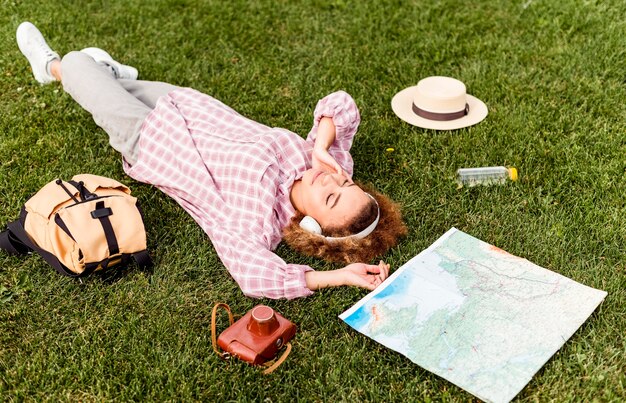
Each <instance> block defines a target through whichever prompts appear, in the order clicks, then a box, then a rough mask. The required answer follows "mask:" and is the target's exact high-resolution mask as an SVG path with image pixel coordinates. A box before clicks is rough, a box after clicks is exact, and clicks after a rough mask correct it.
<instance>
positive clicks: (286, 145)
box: [124, 88, 360, 299]
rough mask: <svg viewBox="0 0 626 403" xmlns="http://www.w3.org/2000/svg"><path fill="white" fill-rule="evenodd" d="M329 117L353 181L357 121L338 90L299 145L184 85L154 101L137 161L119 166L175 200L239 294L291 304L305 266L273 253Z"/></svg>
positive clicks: (302, 287) (302, 290)
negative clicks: (198, 228)
mask: <svg viewBox="0 0 626 403" xmlns="http://www.w3.org/2000/svg"><path fill="white" fill-rule="evenodd" d="M324 116H328V117H331V118H333V121H334V123H335V126H336V129H337V134H336V141H335V143H334V144H333V145H332V146H331V148H330V150H329V152H330V154H331V155H332V156H333V157H334V158H335V159H336V160H337V162H338V163H339V164H340V165H341V166H342V167H343V168H344V170H345V171H346V172H347V173H348V174H349V175H352V164H353V163H352V157H351V156H350V153H349V150H350V147H351V145H352V138H353V137H354V135H355V133H356V131H357V128H358V125H359V122H360V116H359V111H358V109H357V107H356V104H355V103H354V100H353V99H352V98H351V97H350V95H348V94H347V93H345V92H343V91H338V92H335V93H332V94H330V95H328V96H326V97H325V98H323V99H322V100H320V101H319V102H318V104H317V107H316V108H315V113H314V125H313V128H312V129H311V132H310V133H309V135H308V137H307V139H306V140H304V139H303V138H302V137H300V136H298V135H297V134H295V133H292V132H290V131H288V130H285V129H280V128H271V127H267V126H264V125H262V124H260V123H257V122H255V121H253V120H250V119H248V118H246V117H244V116H242V115H240V114H239V113H238V112H236V111H235V110H233V109H232V108H230V107H228V106H226V105H224V104H223V103H222V102H220V101H218V100H216V99H215V98H212V97H210V96H208V95H205V94H202V93H200V92H198V91H195V90H193V89H190V88H181V89H177V90H175V91H172V92H171V93H169V94H168V95H166V96H163V97H161V98H160V99H159V101H158V102H157V105H156V107H155V109H154V110H153V111H152V112H151V113H150V114H149V115H148V117H147V118H146V120H145V121H144V123H143V126H142V128H141V136H140V140H139V157H138V161H137V162H136V163H135V164H134V165H132V166H130V165H129V164H128V163H126V162H125V163H124V169H125V171H126V173H128V175H130V176H131V177H133V178H134V179H136V180H138V181H141V182H145V183H149V184H152V185H154V186H156V187H158V188H159V189H161V190H162V191H163V192H165V193H166V194H167V195H169V196H171V197H172V198H173V199H174V200H176V201H177V202H178V203H179V204H180V205H181V206H182V207H183V208H184V209H185V210H186V211H187V212H188V213H189V214H191V216H192V217H193V219H194V220H195V221H196V222H197V223H198V224H199V225H200V226H201V227H202V229H203V230H204V231H205V232H206V233H207V234H208V236H209V238H210V239H211V241H212V242H213V246H214V247H215V250H216V251H217V254H218V255H219V257H220V259H221V260H222V262H223V263H224V265H225V266H226V268H227V269H228V271H229V272H230V274H231V275H232V276H233V278H234V279H235V281H236V282H237V283H238V284H239V287H241V289H242V291H243V292H244V294H245V295H248V296H251V297H268V298H289V299H291V298H296V297H302V296H307V295H310V294H312V291H311V290H309V289H308V288H307V286H306V281H305V276H304V273H305V272H307V271H309V270H313V269H311V268H310V267H309V266H305V265H298V264H290V263H286V262H285V261H284V260H283V259H281V258H280V257H278V256H277V255H276V254H274V253H273V252H272V250H274V249H275V248H276V247H277V246H278V244H279V243H280V241H281V239H282V229H283V228H284V227H285V226H286V225H287V224H288V223H289V220H290V219H291V217H293V215H294V213H295V210H294V208H293V206H292V205H291V202H290V200H289V192H290V190H291V187H292V185H293V183H294V181H296V180H298V179H300V178H301V177H302V175H303V173H304V172H305V171H306V170H307V169H309V168H311V151H312V148H313V144H314V141H315V135H316V133H317V126H318V123H319V121H320V119H321V118H322V117H324Z"/></svg>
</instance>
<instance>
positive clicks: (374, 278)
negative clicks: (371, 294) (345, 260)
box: [338, 260, 389, 290]
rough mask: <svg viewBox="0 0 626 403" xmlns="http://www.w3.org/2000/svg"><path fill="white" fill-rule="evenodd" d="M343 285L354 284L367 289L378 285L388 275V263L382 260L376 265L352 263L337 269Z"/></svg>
mask: <svg viewBox="0 0 626 403" xmlns="http://www.w3.org/2000/svg"><path fill="white" fill-rule="evenodd" d="M338 271H339V272H340V273H341V276H342V277H343V284H344V285H354V286H357V287H361V288H366V289H368V290H373V289H375V288H376V287H378V286H379V285H380V284H381V283H382V282H383V281H385V279H386V278H387V277H389V265H388V264H385V262H383V261H382V260H381V261H380V263H378V265H373V264H365V263H352V264H349V265H347V266H346V267H344V268H343V269H339V270H338Z"/></svg>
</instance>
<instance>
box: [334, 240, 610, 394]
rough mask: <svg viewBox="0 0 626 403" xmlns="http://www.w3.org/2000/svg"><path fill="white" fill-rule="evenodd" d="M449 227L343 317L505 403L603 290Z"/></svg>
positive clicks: (592, 306) (599, 299)
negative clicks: (448, 229) (585, 284)
mask: <svg viewBox="0 0 626 403" xmlns="http://www.w3.org/2000/svg"><path fill="white" fill-rule="evenodd" d="M605 296H606V292H604V291H599V290H595V289H593V288H590V287H587V286H584V285H582V284H579V283H577V282H575V281H573V280H570V279H568V278H566V277H564V276H561V275H559V274H557V273H554V272H551V271H549V270H546V269H544V268H542V267H539V266H537V265H535V264H533V263H531V262H529V261H528V260H526V259H523V258H520V257H517V256H514V255H511V254H509V253H507V252H505V251H503V250H501V249H499V248H497V247H495V246H493V245H489V244H487V243H485V242H482V241H480V240H478V239H476V238H474V237H472V236H470V235H467V234H465V233H464V232H461V231H459V230H457V229H455V228H452V229H451V230H450V231H448V232H447V233H446V234H444V235H443V236H442V237H441V238H440V239H439V240H437V241H436V242H435V243H434V244H433V245H431V246H430V247H429V248H428V249H426V250H425V251H423V252H422V253H420V254H419V255H417V256H416V257H414V258H413V259H411V260H410V261H409V262H407V263H406V264H405V265H403V266H402V267H401V268H400V269H398V270H397V271H396V272H395V273H394V274H393V275H392V276H391V277H390V278H389V279H388V280H387V281H386V282H385V283H383V285H382V286H381V287H379V288H378V289H376V290H375V291H373V292H372V293H370V294H368V295H367V296H366V297H365V298H364V299H363V300H361V301H359V302H358V303H357V304H356V305H355V306H353V307H352V308H351V309H349V310H348V311H346V312H344V313H343V314H342V315H341V316H340V318H341V319H343V320H344V321H345V322H346V323H347V324H349V325H350V326H351V327H353V328H354V329H356V330H358V331H359V332H361V333H363V334H365V335H366V336H368V337H371V338H372V339H374V340H376V341H378V342H380V343H381V344H383V345H385V346H387V347H389V348H391V349H393V350H395V351H397V352H399V353H401V354H403V355H405V356H406V357H408V358H409V359H410V360H411V361H413V362H415V363H416V364H418V365H420V366H421V367H423V368H425V369H427V370H429V371H431V372H433V373H435V374H437V375H439V376H441V377H443V378H445V379H447V380H449V381H450V382H452V383H454V384H456V385H458V386H460V387H461V388H463V389H465V390H467V391H468V392H470V393H472V394H474V395H475V396H477V397H479V398H481V399H483V400H485V401H490V402H507V401H510V400H511V399H513V397H515V395H517V394H518V393H519V391H521V389H523V387H524V386H525V385H526V384H527V383H528V382H529V381H530V379H531V378H532V376H533V375H534V374H535V373H536V372H537V371H538V370H539V369H540V368H541V367H542V366H543V365H544V364H545V362H546V361H547V360H548V359H549V358H550V357H551V356H552V355H553V354H554V353H555V352H556V351H557V350H558V349H559V348H560V347H561V346H562V345H563V344H564V343H565V341H566V340H567V339H569V337H571V335H572V334H573V333H574V332H575V331H576V329H578V327H580V325H581V324H582V323H583V322H584V321H585V320H586V319H587V318H588V317H589V315H590V314H591V313H592V312H593V311H594V310H595V308H596V307H597V306H598V305H599V304H600V303H601V302H602V300H603V299H604V298H605Z"/></svg>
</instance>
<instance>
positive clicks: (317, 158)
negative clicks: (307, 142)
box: [311, 144, 343, 175]
mask: <svg viewBox="0 0 626 403" xmlns="http://www.w3.org/2000/svg"><path fill="white" fill-rule="evenodd" d="M311 162H312V164H313V168H315V169H320V170H322V171H325V172H332V173H335V172H336V173H338V174H339V175H342V174H343V169H342V168H341V165H339V164H338V163H337V161H335V159H334V158H333V156H332V155H330V154H329V153H328V150H326V149H324V148H322V147H317V144H316V145H315V147H313V154H312V155H311Z"/></svg>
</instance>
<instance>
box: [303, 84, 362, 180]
mask: <svg viewBox="0 0 626 403" xmlns="http://www.w3.org/2000/svg"><path fill="white" fill-rule="evenodd" d="M313 115H314V116H313V128H312V129H311V131H310V132H309V135H308V137H307V142H309V143H310V144H311V145H312V146H313V163H314V164H316V163H325V164H326V168H327V169H326V170H328V171H331V172H338V170H339V169H341V171H342V172H345V173H346V174H348V176H349V177H351V176H352V168H353V166H352V165H353V163H352V157H351V156H350V147H351V146H352V139H353V137H354V135H355V134H356V132H357V130H358V127H359V122H360V121H361V116H360V114H359V109H358V108H357V106H356V103H355V102H354V99H352V97H351V96H350V95H348V93H346V92H345V91H337V92H333V93H332V94H329V95H327V96H325V97H324V98H322V99H321V100H320V101H319V102H318V103H317V106H316V107H315V112H314V114H313ZM318 137H321V138H319V139H318ZM315 152H317V153H318V156H317V157H316V155H315ZM329 158H332V160H333V161H330V160H329ZM315 159H317V160H318V161H317V162H315ZM314 167H315V168H321V167H322V165H320V166H315V165H314Z"/></svg>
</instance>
